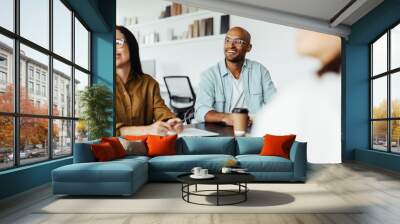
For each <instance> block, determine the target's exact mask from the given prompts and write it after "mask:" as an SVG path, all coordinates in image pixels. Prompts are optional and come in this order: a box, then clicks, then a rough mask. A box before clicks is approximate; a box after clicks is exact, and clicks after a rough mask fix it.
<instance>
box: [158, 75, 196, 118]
mask: <svg viewBox="0 0 400 224" xmlns="http://www.w3.org/2000/svg"><path fill="white" fill-rule="evenodd" d="M164 82H165V86H166V87H167V91H168V96H169V105H170V107H171V108H172V110H173V111H174V112H175V113H176V114H177V116H178V117H179V118H180V119H182V120H183V121H184V122H185V123H187V124H190V121H191V120H192V119H193V118H194V104H195V102H196V94H195V93H194V90H193V87H192V84H191V83H190V79H189V77H187V76H164Z"/></svg>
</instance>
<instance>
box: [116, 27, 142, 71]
mask: <svg viewBox="0 0 400 224" xmlns="http://www.w3.org/2000/svg"><path fill="white" fill-rule="evenodd" d="M117 30H119V31H120V32H121V33H122V34H123V35H124V36H125V41H126V43H127V44H128V48H129V55H130V59H131V69H132V73H133V74H137V75H143V70H142V63H141V62H140V56H139V44H138V42H137V40H136V38H135V36H134V35H133V33H132V32H131V31H129V30H128V29H127V28H125V27H123V26H117Z"/></svg>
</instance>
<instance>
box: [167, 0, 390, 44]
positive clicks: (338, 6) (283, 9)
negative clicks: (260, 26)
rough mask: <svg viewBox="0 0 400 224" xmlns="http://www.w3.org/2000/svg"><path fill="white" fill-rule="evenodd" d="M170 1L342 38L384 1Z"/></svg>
mask: <svg viewBox="0 0 400 224" xmlns="http://www.w3.org/2000/svg"><path fill="white" fill-rule="evenodd" d="M169 1H174V2H178V3H182V4H186V5H192V6H196V7H199V8H203V9H209V10H212V11H218V12H222V13H228V14H232V15H238V16H243V17H248V18H253V19H259V20H263V21H266V22H271V23H277V24H281V25H286V26H292V27H296V28H301V29H309V30H314V31H317V32H322V33H328V34H333V35H338V36H342V37H347V36H348V35H349V34H350V32H351V29H350V27H351V25H352V24H354V23H355V22H357V21H358V20H359V19H360V18H361V17H363V16H364V15H366V14H367V13H368V12H369V11H371V10H372V9H374V8H375V7H376V6H378V5H379V4H380V3H382V2H383V0H169ZM346 6H348V7H346ZM342 9H345V10H342Z"/></svg>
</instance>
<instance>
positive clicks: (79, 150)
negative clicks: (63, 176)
mask: <svg viewBox="0 0 400 224" xmlns="http://www.w3.org/2000/svg"><path fill="white" fill-rule="evenodd" d="M100 142H101V141H100V140H99V139H97V140H93V141H88V142H79V143H78V142H77V143H75V148H74V163H88V162H95V161H96V158H95V157H94V154H93V152H92V150H91V148H90V146H91V145H92V144H99V143H100Z"/></svg>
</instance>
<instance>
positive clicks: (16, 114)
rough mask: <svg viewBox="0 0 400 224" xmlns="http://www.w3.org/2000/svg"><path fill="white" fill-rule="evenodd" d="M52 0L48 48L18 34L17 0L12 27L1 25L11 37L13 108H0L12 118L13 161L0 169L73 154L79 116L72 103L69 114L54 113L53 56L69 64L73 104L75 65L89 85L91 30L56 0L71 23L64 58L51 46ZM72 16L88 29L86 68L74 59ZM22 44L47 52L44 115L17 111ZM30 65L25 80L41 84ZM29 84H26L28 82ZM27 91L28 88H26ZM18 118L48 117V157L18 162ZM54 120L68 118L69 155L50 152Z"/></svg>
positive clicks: (1, 113)
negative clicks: (45, 110)
mask: <svg viewBox="0 0 400 224" xmlns="http://www.w3.org/2000/svg"><path fill="white" fill-rule="evenodd" d="M53 1H54V0H48V3H49V12H48V13H49V46H48V49H46V48H45V47H42V46H41V45H39V44H36V43H34V42H32V41H30V40H29V39H26V38H24V37H23V36H21V35H20V0H14V1H13V10H14V18H13V20H14V21H13V23H14V24H13V26H14V27H13V28H14V30H13V31H10V30H8V29H6V28H4V27H1V26H0V35H2V36H4V37H7V38H10V39H12V41H13V45H14V47H13V55H12V57H13V60H12V61H13V64H12V65H11V66H12V72H13V74H12V75H13V79H14V93H13V94H14V100H13V102H14V105H13V107H14V110H13V112H2V111H0V116H5V117H7V116H8V117H12V119H13V154H14V156H13V157H14V158H13V159H14V161H13V166H10V167H5V168H0V172H2V171H5V170H10V169H16V168H19V167H23V166H30V165H33V164H38V163H43V162H46V161H50V160H55V159H56V160H58V159H62V158H66V157H70V156H73V152H74V143H75V126H76V124H75V123H76V121H78V120H79V117H76V116H75V108H74V107H72V108H71V114H70V115H69V116H68V115H66V116H62V115H59V116H56V115H53V106H54V104H53V97H54V95H53V75H54V74H53V71H54V69H53V60H58V61H59V62H61V63H64V64H66V65H68V66H70V67H71V80H70V83H71V85H70V86H72V87H71V88H72V89H71V90H70V91H71V93H72V96H71V98H72V99H71V101H72V102H71V104H72V105H74V103H75V94H76V93H75V88H74V82H75V69H77V70H79V71H81V72H83V73H85V74H86V75H88V78H89V83H88V86H91V85H92V80H93V78H92V72H91V70H92V69H91V64H92V63H91V48H92V46H91V36H92V31H91V29H89V27H88V26H87V24H86V23H85V22H83V20H82V18H81V17H80V16H79V15H78V14H77V13H76V12H75V11H74V10H73V9H72V7H71V6H70V5H69V4H68V3H67V2H66V1H65V0H59V1H60V2H61V3H62V4H63V5H64V6H65V7H66V8H67V9H68V10H70V11H71V18H70V21H69V22H70V23H71V33H70V35H71V40H70V41H71V58H70V59H67V58H64V57H63V56H61V55H59V54H57V53H55V52H54V49H53V41H54V39H53V32H54V29H53V21H54V17H53V15H54V14H53V10H54V9H53ZM75 18H76V19H77V20H78V21H79V22H80V23H81V24H82V25H83V27H84V28H85V29H86V30H87V31H88V57H89V58H88V61H89V65H88V69H85V68H83V67H81V66H80V65H78V64H76V63H75ZM21 44H23V45H25V46H27V47H29V48H32V49H33V50H36V51H38V52H40V53H43V54H45V55H46V56H48V59H49V62H48V71H47V72H48V74H47V75H48V77H47V78H48V80H46V85H45V86H46V87H45V89H46V91H48V93H46V92H45V94H46V95H47V96H48V101H47V103H48V108H49V109H48V112H47V114H46V115H39V114H26V113H21V111H20V87H21V86H20V85H21V83H20V82H21V80H20V78H21V77H20V69H21V68H20V65H21V61H20V59H21V56H20V53H21V52H20V45H21ZM29 68H31V67H30V65H29V63H27V68H26V70H27V72H26V74H25V75H26V82H28V81H29V80H31V81H33V83H34V86H35V84H36V83H41V84H42V80H41V74H42V72H43V71H41V72H40V73H39V80H37V81H36V72H37V70H36V69H34V70H33V79H30V74H29ZM27 87H28V86H27ZM27 91H29V90H28V89H27ZM35 91H36V89H34V92H35ZM38 96H42V94H40V95H38ZM21 118H45V119H47V122H48V136H47V142H48V144H47V151H48V155H47V158H43V160H40V161H38V162H32V163H26V164H21V161H20V160H21V159H20V149H19V148H20V142H19V141H20V119H21ZM57 120H64V121H70V122H71V126H72V127H71V129H72V132H71V142H70V144H71V153H70V154H68V155H62V156H55V155H53V153H54V148H55V147H54V146H53V123H54V122H55V121H57Z"/></svg>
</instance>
